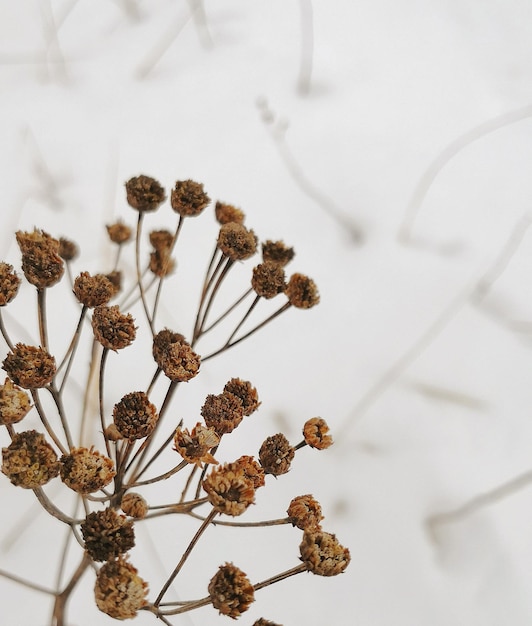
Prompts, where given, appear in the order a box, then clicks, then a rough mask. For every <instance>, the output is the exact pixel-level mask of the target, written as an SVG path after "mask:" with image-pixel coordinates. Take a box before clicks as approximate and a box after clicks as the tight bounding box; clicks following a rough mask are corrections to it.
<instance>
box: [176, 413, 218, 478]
mask: <svg viewBox="0 0 532 626" xmlns="http://www.w3.org/2000/svg"><path fill="white" fill-rule="evenodd" d="M219 443H220V437H218V435H217V434H216V433H215V432H214V429H213V428H206V427H205V426H202V425H201V424H200V423H199V422H198V423H197V424H196V425H195V426H194V428H193V429H192V431H191V432H190V433H189V431H188V429H186V428H185V429H181V428H178V429H177V430H176V432H175V435H174V446H175V447H174V450H176V452H179V454H180V455H181V456H182V457H183V458H184V459H185V461H188V462H189V463H195V464H196V465H197V466H198V467H201V466H202V464H203V463H211V464H213V465H217V464H218V461H217V460H216V459H215V458H214V457H213V456H212V454H211V453H210V452H209V450H211V449H212V448H214V447H215V446H217V445H218V444H219Z"/></svg>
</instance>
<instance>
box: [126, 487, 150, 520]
mask: <svg viewBox="0 0 532 626" xmlns="http://www.w3.org/2000/svg"><path fill="white" fill-rule="evenodd" d="M120 508H121V509H122V511H124V513H125V514H126V515H129V517H134V518H135V519H144V518H145V517H146V515H147V513H148V503H147V502H146V500H145V499H144V498H143V497H142V496H141V495H140V493H133V492H130V493H126V495H125V496H124V497H123V498H122V502H121V503H120Z"/></svg>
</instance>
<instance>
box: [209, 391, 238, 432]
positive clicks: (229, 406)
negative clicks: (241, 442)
mask: <svg viewBox="0 0 532 626" xmlns="http://www.w3.org/2000/svg"><path fill="white" fill-rule="evenodd" d="M201 415H202V417H203V419H204V420H205V423H206V424H207V426H209V427H210V428H212V429H214V431H215V432H216V434H217V435H218V436H219V437H221V436H222V435H225V434H227V433H230V432H232V431H233V430H234V429H235V428H236V427H237V426H238V425H239V424H240V422H241V421H242V418H243V417H244V408H243V406H242V400H241V399H240V398H239V397H238V396H235V395H234V394H232V393H229V392H228V391H224V392H222V393H220V394H218V395H214V394H209V395H208V396H207V397H206V398H205V402H204V404H203V406H202V407H201Z"/></svg>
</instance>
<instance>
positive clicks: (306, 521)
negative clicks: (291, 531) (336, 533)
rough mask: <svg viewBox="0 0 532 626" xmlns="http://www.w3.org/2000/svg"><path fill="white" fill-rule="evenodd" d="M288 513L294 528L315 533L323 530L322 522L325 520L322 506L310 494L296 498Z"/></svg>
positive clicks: (291, 503)
mask: <svg viewBox="0 0 532 626" xmlns="http://www.w3.org/2000/svg"><path fill="white" fill-rule="evenodd" d="M286 512H287V514H288V517H289V518H290V522H291V524H292V526H297V527H298V528H300V529H301V530H311V531H313V532H316V531H318V530H321V524H320V522H321V520H322V519H323V515H322V513H321V506H320V503H319V502H318V501H317V500H315V499H314V498H313V497H312V496H311V495H310V494H307V495H305V496H297V497H296V498H294V499H293V500H292V501H291V502H290V506H289V507H288V510H287V511H286Z"/></svg>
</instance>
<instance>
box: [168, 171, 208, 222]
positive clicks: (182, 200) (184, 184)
mask: <svg viewBox="0 0 532 626" xmlns="http://www.w3.org/2000/svg"><path fill="white" fill-rule="evenodd" d="M210 201H211V199H210V198H209V196H208V195H207V194H206V193H205V192H204V191H203V185H202V184H201V183H197V182H195V181H193V180H190V179H189V180H178V181H177V182H176V184H175V187H174V188H173V189H172V194H171V198H170V202H171V204H172V209H174V211H176V213H179V215H181V216H182V217H195V216H196V215H199V214H200V213H201V212H202V211H203V209H204V208H205V207H206V206H207V205H208V204H209V202H210Z"/></svg>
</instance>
